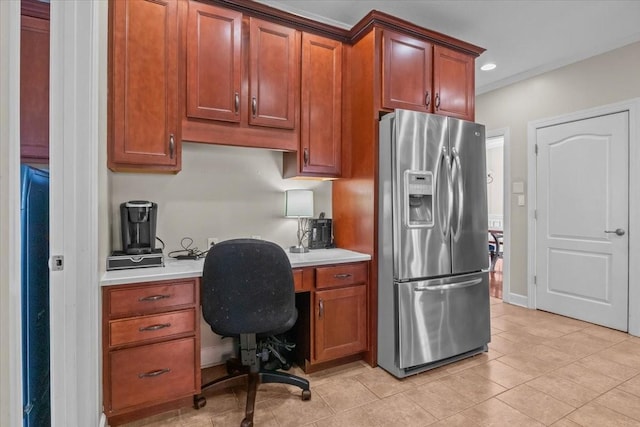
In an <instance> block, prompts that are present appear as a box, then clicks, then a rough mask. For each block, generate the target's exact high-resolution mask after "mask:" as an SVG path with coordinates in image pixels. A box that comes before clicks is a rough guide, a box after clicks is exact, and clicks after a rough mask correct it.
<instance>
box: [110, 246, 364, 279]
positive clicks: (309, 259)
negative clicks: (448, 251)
mask: <svg viewBox="0 0 640 427" xmlns="http://www.w3.org/2000/svg"><path fill="white" fill-rule="evenodd" d="M285 250H286V249H285ZM287 255H289V261H290V262H291V267H292V268H299V267H309V266H315V265H327V264H343V263H346V262H358V261H369V260H370V259H371V256H370V255H367V254H363V253H360V252H354V251H349V250H346V249H312V250H310V251H309V252H307V253H304V254H292V253H290V252H288V251H287ZM203 264H204V259H198V260H175V259H173V258H169V257H166V256H165V258H164V267H146V268H131V269H127V270H112V271H107V272H105V273H104V276H102V280H101V281H100V285H101V286H109V285H121V284H125V283H139V282H152V281H156V280H172V279H184V278H189V277H199V276H201V275H202V266H203Z"/></svg>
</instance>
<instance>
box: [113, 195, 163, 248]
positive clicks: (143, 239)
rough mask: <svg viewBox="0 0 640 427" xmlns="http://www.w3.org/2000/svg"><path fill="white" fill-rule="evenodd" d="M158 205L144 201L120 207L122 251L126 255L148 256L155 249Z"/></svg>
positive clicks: (132, 201)
mask: <svg viewBox="0 0 640 427" xmlns="http://www.w3.org/2000/svg"><path fill="white" fill-rule="evenodd" d="M157 217H158V205H157V204H156V203H153V202H148V201H146V200H131V201H129V202H125V203H122V204H121V205H120V225H121V227H122V251H123V252H124V253H126V254H136V255H139V254H150V253H153V252H155V248H156V220H157Z"/></svg>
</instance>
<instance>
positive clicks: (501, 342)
mask: <svg viewBox="0 0 640 427" xmlns="http://www.w3.org/2000/svg"><path fill="white" fill-rule="evenodd" d="M532 345H533V344H529V343H523V342H520V343H518V342H513V341H510V340H508V339H506V338H503V337H502V333H500V334H498V335H494V336H492V337H491V342H490V343H489V349H490V350H495V351H497V352H499V353H502V354H510V353H517V352H519V351H523V350H527V349H528V348H530V347H531V346H532Z"/></svg>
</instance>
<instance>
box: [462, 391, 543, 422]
mask: <svg viewBox="0 0 640 427" xmlns="http://www.w3.org/2000/svg"><path fill="white" fill-rule="evenodd" d="M462 415H464V416H465V417H466V418H469V419H470V420H471V421H472V422H475V423H477V424H478V425H481V426H491V427H493V426H495V427H504V426H518V427H529V426H543V425H544V424H542V423H540V422H539V421H536V420H534V419H533V418H531V417H529V416H527V415H525V414H523V413H522V412H519V411H518V410H516V409H514V408H512V407H511V406H509V405H507V404H506V403H504V402H502V401H500V400H498V399H497V398H495V397H494V398H492V399H489V400H487V401H486V402H483V403H481V404H479V405H476V406H474V407H473V408H470V409H467V410H465V411H464V412H462Z"/></svg>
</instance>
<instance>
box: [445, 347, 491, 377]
mask: <svg viewBox="0 0 640 427" xmlns="http://www.w3.org/2000/svg"><path fill="white" fill-rule="evenodd" d="M498 354H500V355H501V354H502V353H498V352H496V351H491V350H490V351H489V352H483V353H480V354H476V355H475V356H472V357H468V358H466V359H462V360H459V361H457V362H455V363H452V364H450V365H445V366H444V368H445V370H446V371H447V372H448V373H450V374H454V373H456V372H461V371H464V370H466V369H469V368H472V367H474V366H478V365H482V364H484V363H487V362H488V361H489V360H491V359H495V358H496V357H500V356H498Z"/></svg>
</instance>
